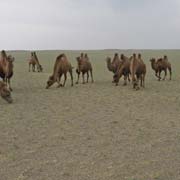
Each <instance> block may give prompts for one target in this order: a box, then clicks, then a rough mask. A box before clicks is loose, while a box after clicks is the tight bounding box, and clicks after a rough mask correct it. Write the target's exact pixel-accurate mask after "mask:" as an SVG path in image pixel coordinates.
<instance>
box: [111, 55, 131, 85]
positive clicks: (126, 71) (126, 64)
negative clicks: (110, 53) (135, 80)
mask: <svg viewBox="0 0 180 180" xmlns="http://www.w3.org/2000/svg"><path fill="white" fill-rule="evenodd" d="M122 75H123V76H124V85H127V79H128V80H129V81H130V78H129V75H130V58H128V57H126V56H124V54H121V63H120V65H119V68H118V69H117V71H116V72H115V74H114V76H113V79H114V82H115V83H116V86H117V85H118V83H119V79H120V78H121V77H122Z"/></svg>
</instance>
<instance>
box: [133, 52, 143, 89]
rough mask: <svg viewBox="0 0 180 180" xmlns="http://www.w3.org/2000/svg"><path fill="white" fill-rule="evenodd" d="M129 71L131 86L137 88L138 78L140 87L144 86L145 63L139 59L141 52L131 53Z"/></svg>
mask: <svg viewBox="0 0 180 180" xmlns="http://www.w3.org/2000/svg"><path fill="white" fill-rule="evenodd" d="M130 72H131V77H132V83H133V88H135V89H136V90H138V89H139V80H141V87H145V75H146V65H145V64H144V62H143V60H142V59H141V54H138V58H137V57H136V54H133V57H132V60H131V62H130Z"/></svg>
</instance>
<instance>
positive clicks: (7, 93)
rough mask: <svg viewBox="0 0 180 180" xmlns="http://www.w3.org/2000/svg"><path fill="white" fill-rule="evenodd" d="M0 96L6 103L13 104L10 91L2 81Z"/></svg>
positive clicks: (0, 83)
mask: <svg viewBox="0 0 180 180" xmlns="http://www.w3.org/2000/svg"><path fill="white" fill-rule="evenodd" d="M0 96H1V97H2V98H3V99H4V100H6V101H7V102H8V103H12V102H13V100H12V97H11V92H10V90H9V89H8V87H7V85H6V83H4V82H2V81H0Z"/></svg>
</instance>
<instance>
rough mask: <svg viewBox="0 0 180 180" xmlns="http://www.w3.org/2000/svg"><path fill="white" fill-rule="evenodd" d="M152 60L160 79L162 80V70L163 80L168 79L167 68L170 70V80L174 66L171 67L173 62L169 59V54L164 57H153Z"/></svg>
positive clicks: (156, 74)
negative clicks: (162, 73)
mask: <svg viewBox="0 0 180 180" xmlns="http://www.w3.org/2000/svg"><path fill="white" fill-rule="evenodd" d="M150 62H151V67H152V69H153V70H154V71H155V76H156V77H157V78H158V80H159V81H160V80H161V72H162V71H164V78H163V80H165V79H166V76H167V69H168V71H169V76H170V78H169V80H171V76H172V68H171V63H170V62H169V61H168V59H167V56H164V58H159V59H157V60H156V59H155V58H152V59H150Z"/></svg>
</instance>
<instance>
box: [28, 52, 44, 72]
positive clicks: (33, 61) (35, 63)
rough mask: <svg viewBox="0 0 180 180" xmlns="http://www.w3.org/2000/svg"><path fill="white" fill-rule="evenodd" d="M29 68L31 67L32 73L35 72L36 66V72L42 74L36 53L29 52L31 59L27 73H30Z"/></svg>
mask: <svg viewBox="0 0 180 180" xmlns="http://www.w3.org/2000/svg"><path fill="white" fill-rule="evenodd" d="M31 66H32V71H33V72H35V67H36V66H37V71H38V72H42V71H43V68H42V66H41V64H40V63H39V60H38V57H37V55H36V52H31V59H29V72H30V71H31Z"/></svg>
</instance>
